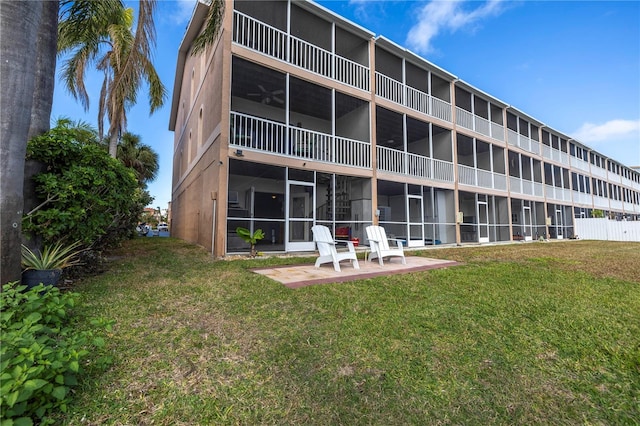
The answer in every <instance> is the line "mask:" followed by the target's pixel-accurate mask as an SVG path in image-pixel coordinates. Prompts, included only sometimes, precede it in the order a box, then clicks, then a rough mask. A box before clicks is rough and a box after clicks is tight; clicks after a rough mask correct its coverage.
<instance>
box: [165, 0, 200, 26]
mask: <svg viewBox="0 0 640 426" xmlns="http://www.w3.org/2000/svg"><path fill="white" fill-rule="evenodd" d="M196 2H197V0H178V1H176V10H175V13H174V14H173V15H172V16H171V18H170V19H171V20H172V21H173V22H174V23H176V24H179V25H182V24H184V25H187V24H188V23H189V19H190V18H191V14H192V13H193V8H194V7H195V6H196Z"/></svg>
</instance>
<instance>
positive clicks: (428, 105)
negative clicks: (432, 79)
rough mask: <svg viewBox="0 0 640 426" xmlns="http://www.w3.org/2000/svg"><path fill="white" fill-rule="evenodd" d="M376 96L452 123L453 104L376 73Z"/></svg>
mask: <svg viewBox="0 0 640 426" xmlns="http://www.w3.org/2000/svg"><path fill="white" fill-rule="evenodd" d="M376 95H378V96H380V97H381V98H384V99H387V100H389V101H391V102H394V103H396V104H398V105H403V106H406V107H408V108H411V109H412V110H414V111H418V112H421V113H423V114H426V115H428V116H431V117H434V118H437V119H440V120H443V121H448V122H449V123H451V104H450V103H449V102H447V101H443V100H442V99H439V98H436V97H434V96H431V95H429V94H427V93H424V92H421V91H420V90H417V89H414V88H413V87H410V86H407V85H405V84H403V83H401V82H399V81H397V80H394V79H392V78H389V77H387V76H386V75H384V74H380V73H376Z"/></svg>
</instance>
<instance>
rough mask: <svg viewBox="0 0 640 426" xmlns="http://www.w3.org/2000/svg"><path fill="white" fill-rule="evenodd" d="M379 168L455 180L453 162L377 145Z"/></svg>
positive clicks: (393, 171) (418, 175)
mask: <svg viewBox="0 0 640 426" xmlns="http://www.w3.org/2000/svg"><path fill="white" fill-rule="evenodd" d="M376 153H377V168H378V170H380V171H384V172H389V173H396V174H401V175H408V176H413V177H418V178H423V179H428V180H437V181H441V182H453V179H454V176H453V163H451V162H448V161H443V160H437V159H435V158H429V157H425V156H422V155H417V154H412V153H410V152H405V151H400V150H397V149H392V148H387V147H384V146H378V147H376Z"/></svg>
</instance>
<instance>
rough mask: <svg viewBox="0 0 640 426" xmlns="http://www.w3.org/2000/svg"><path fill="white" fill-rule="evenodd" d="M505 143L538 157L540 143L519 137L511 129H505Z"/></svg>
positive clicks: (525, 137) (522, 136)
mask: <svg viewBox="0 0 640 426" xmlns="http://www.w3.org/2000/svg"><path fill="white" fill-rule="evenodd" d="M507 143H508V144H509V145H511V146H517V147H518V148H520V149H524V150H525V151H528V152H531V153H534V154H537V155H540V142H538V141H536V140H533V139H531V138H529V137H527V136H524V135H521V134H519V133H517V132H515V131H513V130H511V129H507Z"/></svg>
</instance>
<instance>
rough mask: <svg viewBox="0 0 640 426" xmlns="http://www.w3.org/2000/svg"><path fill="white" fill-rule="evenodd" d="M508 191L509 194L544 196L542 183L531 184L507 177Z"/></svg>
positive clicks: (530, 182)
mask: <svg viewBox="0 0 640 426" xmlns="http://www.w3.org/2000/svg"><path fill="white" fill-rule="evenodd" d="M509 190H510V192H511V193H516V194H524V195H533V196H536V197H543V196H544V190H543V186H542V183H540V182H532V181H530V180H526V179H522V178H519V177H514V176H510V177H509Z"/></svg>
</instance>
